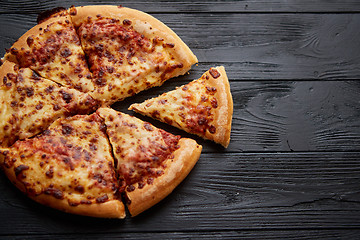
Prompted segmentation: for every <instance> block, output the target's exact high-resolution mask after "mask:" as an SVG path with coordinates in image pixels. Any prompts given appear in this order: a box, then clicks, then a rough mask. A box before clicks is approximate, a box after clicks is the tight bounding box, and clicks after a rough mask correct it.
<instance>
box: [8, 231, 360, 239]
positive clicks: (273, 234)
mask: <svg viewBox="0 0 360 240" xmlns="http://www.w3.org/2000/svg"><path fill="white" fill-rule="evenodd" d="M359 234H360V230H356V229H348V230H343V229H340V230H338V229H335V230H333V229H331V230H327V229H326V230H275V231H274V230H272V231H268V230H265V231H264V230H261V231H246V230H244V231H207V232H202V231H196V232H171V233H168V232H160V233H159V232H147V233H142V232H131V233H108V234H106V235H104V233H100V234H91V235H87V237H86V239H89V240H92V239H119V238H121V239H130V240H131V239H134V240H141V239H146V240H148V239H215V238H216V239H232V240H233V239H255V240H258V239H267V240H277V239H286V240H290V239H294V240H295V239H296V240H298V239H303V240H306V239H308V240H313V239H314V236H316V239H319V240H320V239H324V240H329V239H357V238H358V236H359ZM49 237H51V239H53V240H55V239H61V240H68V239H79V238H81V237H83V234H76V233H72V234H57V235H24V236H19V237H16V236H2V237H1V239H3V240H10V239H11V240H13V239H23V240H24V239H34V238H36V239H38V240H43V239H44V240H48V239H49Z"/></svg>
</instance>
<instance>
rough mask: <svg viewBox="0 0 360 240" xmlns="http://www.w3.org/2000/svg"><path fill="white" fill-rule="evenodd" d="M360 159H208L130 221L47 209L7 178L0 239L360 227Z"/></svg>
mask: <svg viewBox="0 0 360 240" xmlns="http://www.w3.org/2000/svg"><path fill="white" fill-rule="evenodd" d="M359 157H360V155H359V152H348V153H346V152H343V153H339V152H329V153H271V154H259V153H253V154H244V153H237V154H203V155H202V156H201V159H200V161H199V162H198V164H197V165H196V166H195V168H194V169H193V171H192V172H191V173H190V175H189V176H188V177H187V178H186V179H185V181H184V182H183V183H182V184H181V185H180V186H179V187H178V188H176V189H175V191H174V192H173V193H172V194H171V195H170V196H168V197H167V198H166V199H164V200H163V201H162V202H161V203H159V204H158V205H157V206H155V207H153V208H151V209H150V210H148V211H147V212H144V213H143V214H141V215H139V216H138V217H136V218H126V219H125V220H108V219H94V218H86V217H79V216H74V215H68V214H65V213H61V212H58V211H55V210H52V209H48V208H46V207H44V206H40V205H38V204H36V203H34V202H33V201H31V200H29V199H27V198H26V197H24V196H23V195H22V194H20V193H19V191H17V190H16V189H15V188H14V187H13V186H12V185H11V184H10V183H9V182H8V181H7V180H6V179H5V177H4V176H3V174H1V175H0V191H1V193H2V194H1V195H0V220H1V222H2V224H1V225H0V234H1V235H3V236H10V235H11V236H16V235H18V236H25V235H34V234H35V235H39V234H69V236H70V235H71V234H85V233H86V234H100V233H113V234H115V233H118V234H120V233H130V232H142V233H147V232H189V231H191V232H195V231H196V232H206V231H213V232H214V231H215V232H216V231H236V232H241V231H244V230H246V231H251V230H260V231H270V230H280V229H282V230H293V229H298V230H305V229H313V230H316V229H317V230H321V229H326V230H331V229H337V230H340V229H344V230H345V229H352V228H357V229H359V228H360V194H359V188H358V186H359V184H360V179H359V176H360V161H359Z"/></svg>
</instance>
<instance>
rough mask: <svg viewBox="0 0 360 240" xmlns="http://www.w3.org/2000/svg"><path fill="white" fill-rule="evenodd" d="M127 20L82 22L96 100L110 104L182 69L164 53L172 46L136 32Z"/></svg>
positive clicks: (83, 38)
mask: <svg viewBox="0 0 360 240" xmlns="http://www.w3.org/2000/svg"><path fill="white" fill-rule="evenodd" d="M131 25H132V22H131V21H130V20H126V19H125V20H123V21H120V20H118V19H108V18H102V17H99V18H98V19H96V20H93V21H92V20H91V19H90V20H89V21H87V22H85V23H83V24H82V25H81V26H80V28H79V30H78V32H79V36H80V39H81V43H82V46H83V49H84V51H85V53H86V55H87V57H88V61H89V66H90V70H91V71H92V72H93V74H94V79H95V80H94V81H95V84H96V88H97V90H96V91H95V92H94V93H93V96H95V98H96V99H101V100H102V101H104V102H106V103H113V102H115V101H118V100H122V99H124V98H126V97H128V96H131V95H134V94H136V93H138V92H140V91H142V90H145V89H147V88H150V87H153V86H159V85H161V84H162V83H163V82H164V81H165V80H167V79H168V78H170V77H172V75H171V74H172V73H173V72H174V70H175V69H177V68H182V67H183V65H182V63H180V62H178V61H177V60H176V59H175V58H174V57H173V56H172V54H171V53H170V51H167V49H168V48H173V47H174V44H172V43H166V42H165V41H164V39H159V38H157V37H155V38H152V39H149V38H147V37H145V36H144V35H141V34H140V33H138V32H136V31H135V30H134V29H133V27H132V26H131Z"/></svg>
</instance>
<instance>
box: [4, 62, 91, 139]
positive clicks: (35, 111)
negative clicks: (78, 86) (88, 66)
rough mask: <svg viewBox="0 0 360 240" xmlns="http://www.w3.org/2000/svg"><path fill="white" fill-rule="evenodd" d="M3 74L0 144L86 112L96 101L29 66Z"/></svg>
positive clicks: (27, 135)
mask: <svg viewBox="0 0 360 240" xmlns="http://www.w3.org/2000/svg"><path fill="white" fill-rule="evenodd" d="M9 65H12V66H15V65H14V64H12V63H9V62H5V63H4V65H3V66H4V67H6V66H9ZM3 66H2V67H3ZM12 68H14V67H12ZM1 70H3V69H1ZM2 73H3V72H2ZM3 74H4V78H3V82H4V79H6V84H4V83H3V85H2V86H1V88H0V102H1V106H0V115H1V120H2V121H1V123H0V127H1V131H0V145H1V146H9V145H11V144H12V143H14V141H15V140H16V139H18V138H19V139H25V138H28V137H32V136H34V135H36V134H38V133H40V132H42V131H43V130H45V129H46V128H47V127H48V126H49V125H50V124H51V123H52V122H54V121H55V120H56V119H57V118H59V117H65V116H68V115H73V114H74V113H87V112H89V111H91V110H92V109H93V108H94V107H96V105H97V103H96V102H95V101H94V100H93V99H92V98H91V97H90V96H89V95H88V94H86V93H81V92H79V91H77V90H75V89H68V88H65V87H60V86H59V85H58V84H56V83H54V82H53V81H50V80H47V79H44V78H41V77H39V76H37V75H36V74H34V72H33V71H32V70H30V69H29V68H22V69H20V70H19V71H18V72H15V71H13V72H8V73H3Z"/></svg>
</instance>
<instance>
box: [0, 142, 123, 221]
mask: <svg viewBox="0 0 360 240" xmlns="http://www.w3.org/2000/svg"><path fill="white" fill-rule="evenodd" d="M0 151H6V149H1V150H0ZM2 157H3V156H2ZM0 159H1V157H0ZM4 172H5V174H6V176H7V177H8V178H9V180H10V181H11V182H12V183H13V184H14V185H15V186H16V187H17V188H19V190H20V191H22V192H24V193H26V188H25V186H24V185H23V184H22V183H21V182H19V181H18V179H17V178H16V176H15V173H14V171H13V169H12V168H6V167H4ZM29 197H30V198H31V199H33V200H34V201H36V202H38V203H40V204H43V205H46V206H49V207H52V208H55V209H58V210H60V211H64V212H68V213H73V214H78V215H84V216H91V217H101V218H125V207H124V204H123V203H122V202H121V201H119V200H110V201H107V202H105V203H97V204H94V203H93V204H91V205H78V206H70V205H69V203H68V201H67V199H57V198H54V197H52V196H49V195H45V194H41V195H38V196H29Z"/></svg>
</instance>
